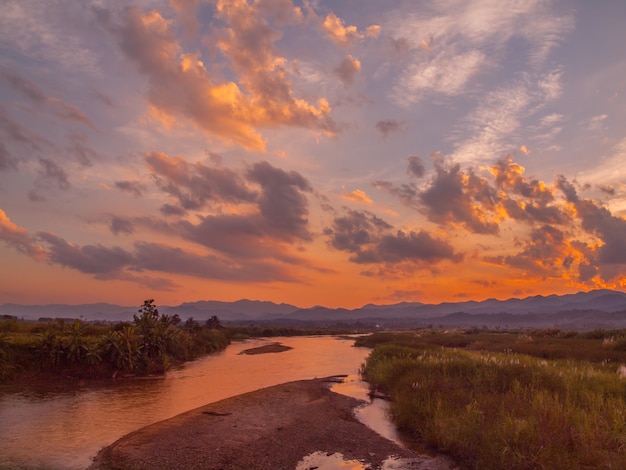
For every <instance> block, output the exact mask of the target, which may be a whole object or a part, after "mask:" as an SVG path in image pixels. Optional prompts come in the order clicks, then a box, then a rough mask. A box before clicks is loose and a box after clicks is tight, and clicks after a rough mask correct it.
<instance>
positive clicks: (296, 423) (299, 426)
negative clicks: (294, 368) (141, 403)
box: [90, 379, 455, 470]
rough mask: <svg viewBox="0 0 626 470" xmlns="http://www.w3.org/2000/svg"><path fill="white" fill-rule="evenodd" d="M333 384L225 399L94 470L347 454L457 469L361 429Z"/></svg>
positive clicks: (114, 452) (167, 424)
mask: <svg viewBox="0 0 626 470" xmlns="http://www.w3.org/2000/svg"><path fill="white" fill-rule="evenodd" d="M330 382H331V380H329V379H314V380H304V381H297V382H289V383H286V384H282V385H276V386H273V387H269V388H264V389H261V390H257V391H255V392H250V393H246V394H243V395H239V396H236V397H232V398H228V399H225V400H222V401H219V402H216V403H212V404H210V405H206V406H203V407H200V408H197V409H195V410H191V411H188V412H186V413H183V414H180V415H178V416H175V417H174V418H171V419H168V420H165V421H161V422H159V423H156V424H153V425H150V426H147V427H145V428H142V429H140V430H138V431H135V432H133V433H131V434H128V435H127V436H125V437H123V438H121V439H120V440H118V441H117V442H115V443H113V444H112V445H110V446H108V447H105V448H104V449H103V450H102V451H100V453H99V454H98V456H97V457H96V459H95V461H94V463H93V465H92V466H91V467H90V469H91V470H96V469H97V470H111V469H124V470H129V469H139V468H140V469H145V470H152V469H155V470H156V469H159V470H161V469H164V468H172V469H173V468H176V469H224V470H226V469H229V470H243V469H246V470H250V469H257V470H265V469H267V470H281V469H285V470H294V469H295V468H296V466H297V465H298V463H299V462H301V461H302V459H303V458H304V457H305V456H307V455H310V454H312V453H315V452H325V453H327V454H329V455H330V454H336V453H340V454H342V455H343V456H344V457H345V458H346V459H349V460H359V461H360V462H362V463H363V468H371V469H376V468H381V466H382V465H383V462H384V461H385V460H386V459H387V458H388V457H389V456H397V457H398V458H400V459H410V460H402V461H403V462H404V464H403V466H401V467H394V468H406V469H422V470H427V469H428V470H431V469H432V470H434V469H452V468H455V465H454V463H453V462H451V461H450V460H449V459H447V458H445V457H428V456H419V455H417V454H416V453H414V452H412V451H410V450H408V449H405V448H403V447H401V446H399V445H397V444H396V443H394V442H392V441H390V440H388V439H386V438H384V437H382V436H380V435H378V434H376V433H375V432H374V431H372V430H371V429H370V428H368V427H367V426H365V425H364V424H362V423H360V422H359V421H358V420H357V419H356V418H355V417H354V414H353V409H354V408H355V407H356V406H358V405H359V404H361V403H362V402H360V401H359V400H357V399H355V398H351V397H348V396H345V395H340V394H338V393H334V392H332V391H331V390H330V389H329V383H330Z"/></svg>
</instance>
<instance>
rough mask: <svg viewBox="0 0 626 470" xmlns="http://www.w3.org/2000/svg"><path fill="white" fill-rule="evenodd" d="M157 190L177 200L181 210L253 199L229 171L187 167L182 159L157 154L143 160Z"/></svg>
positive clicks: (199, 165)
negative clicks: (157, 187)
mask: <svg viewBox="0 0 626 470" xmlns="http://www.w3.org/2000/svg"><path fill="white" fill-rule="evenodd" d="M145 159H146V163H147V164H148V168H149V169H150V171H151V172H152V175H153V177H154V179H155V181H156V183H157V185H158V186H159V188H160V189H161V190H162V191H164V192H166V193H168V194H169V195H170V196H172V197H174V198H176V199H177V200H178V203H179V204H180V207H181V208H182V209H184V210H197V209H201V208H204V207H206V206H208V205H210V204H211V203H222V202H225V203H245V202H249V203H251V202H253V201H255V199H256V196H257V194H256V192H255V191H254V190H252V189H250V188H248V186H247V185H246V181H245V179H244V178H243V177H242V176H241V175H239V174H237V173H236V172H234V171H233V170H230V169H228V168H220V167H209V166H206V165H204V164H203V163H200V162H198V163H195V164H191V163H188V162H187V161H186V160H185V159H183V158H182V157H169V156H167V155H165V154H163V153H160V152H152V153H149V154H147V155H146V156H145Z"/></svg>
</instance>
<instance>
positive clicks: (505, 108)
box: [452, 72, 561, 164]
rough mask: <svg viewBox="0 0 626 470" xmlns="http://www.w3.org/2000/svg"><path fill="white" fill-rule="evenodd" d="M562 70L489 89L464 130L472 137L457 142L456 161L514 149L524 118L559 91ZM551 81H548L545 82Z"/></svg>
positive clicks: (485, 157) (483, 158)
mask: <svg viewBox="0 0 626 470" xmlns="http://www.w3.org/2000/svg"><path fill="white" fill-rule="evenodd" d="M560 79H561V74H560V73H556V72H551V73H548V74H543V75H540V76H537V77H531V76H529V75H525V76H523V78H522V79H520V80H518V81H516V82H515V83H513V84H510V85H507V86H504V87H501V88H498V89H495V90H493V91H490V92H489V93H487V94H486V95H485V96H484V98H483V99H482V100H481V104H480V105H479V106H477V107H476V108H475V109H474V110H473V111H472V112H471V113H470V114H469V115H468V116H467V117H465V118H464V121H465V123H464V124H463V126H462V127H463V130H464V132H465V133H466V134H468V135H469V137H466V138H464V139H463V140H461V141H459V142H458V143H457V144H456V149H455V151H454V153H453V154H452V157H453V158H454V160H455V161H458V162H462V163H470V164H484V163H487V162H491V161H493V160H494V159H495V158H497V157H499V156H500V155H503V154H506V153H507V152H508V151H509V150H510V149H511V144H510V141H511V140H512V139H515V138H516V135H517V133H518V132H519V130H520V129H521V127H522V122H523V118H524V117H526V116H528V115H530V114H533V113H534V112H536V111H537V110H538V109H539V108H540V107H542V106H544V105H545V104H546V103H547V102H549V101H550V100H553V99H555V97H556V96H557V95H558V92H557V88H558V86H557V85H558V84H559V83H560ZM543 82H546V83H550V85H549V86H548V85H545V84H543V85H542V83H543Z"/></svg>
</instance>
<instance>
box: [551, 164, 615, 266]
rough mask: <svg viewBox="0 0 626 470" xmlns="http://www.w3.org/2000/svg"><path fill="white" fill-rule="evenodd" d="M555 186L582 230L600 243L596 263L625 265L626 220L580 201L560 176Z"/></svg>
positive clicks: (594, 203)
mask: <svg viewBox="0 0 626 470" xmlns="http://www.w3.org/2000/svg"><path fill="white" fill-rule="evenodd" d="M557 185H558V187H559V189H560V190H561V191H563V194H565V197H566V198H567V200H568V202H570V203H572V204H573V205H574V207H575V209H576V216H577V217H578V218H579V219H580V221H581V225H582V228H583V229H584V230H585V231H587V232H588V233H590V234H593V235H595V236H597V237H598V238H599V239H600V240H601V241H602V246H600V247H599V248H598V249H597V255H598V263H600V264H602V265H613V264H626V219H624V218H621V217H615V216H614V215H613V214H611V212H610V211H609V210H608V209H606V208H604V207H601V206H599V205H598V204H597V203H596V202H594V201H592V200H590V199H581V198H580V197H579V196H578V194H577V191H576V188H575V187H574V185H573V184H571V183H570V182H569V181H567V180H566V179H565V177H563V176H560V177H559V178H558V180H557Z"/></svg>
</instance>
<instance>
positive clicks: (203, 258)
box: [135, 242, 293, 282]
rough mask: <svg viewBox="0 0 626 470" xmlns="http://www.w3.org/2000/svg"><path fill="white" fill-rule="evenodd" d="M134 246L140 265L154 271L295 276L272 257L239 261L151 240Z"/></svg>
mask: <svg viewBox="0 0 626 470" xmlns="http://www.w3.org/2000/svg"><path fill="white" fill-rule="evenodd" d="M135 250H136V262H137V265H138V266H141V268H142V269H148V270H151V271H161V272H167V273H174V274H183V275H186V276H193V277H197V278H204V279H216V280H223V281H235V282H274V281H292V280H293V277H292V276H291V275H290V274H289V271H288V270H287V269H286V268H285V267H284V266H282V265H281V264H279V263H277V262H274V261H271V260H265V261H261V262H254V261H250V260H247V262H246V263H245V264H239V263H234V262H233V261H232V260H230V259H225V258H220V257H217V256H213V255H198V254H196V253H190V252H186V251H184V250H182V249H180V248H178V247H172V246H167V245H163V244H158V243H149V242H137V243H136V244H135Z"/></svg>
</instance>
